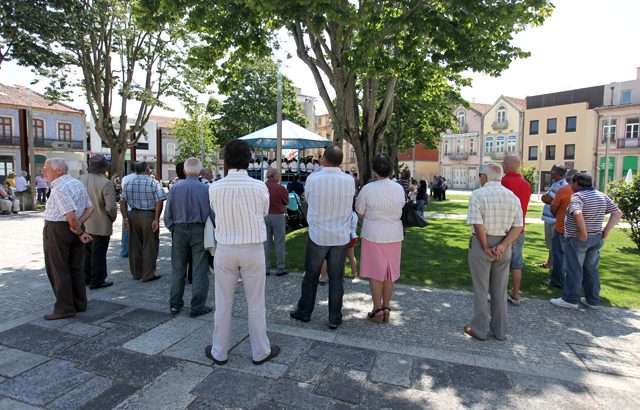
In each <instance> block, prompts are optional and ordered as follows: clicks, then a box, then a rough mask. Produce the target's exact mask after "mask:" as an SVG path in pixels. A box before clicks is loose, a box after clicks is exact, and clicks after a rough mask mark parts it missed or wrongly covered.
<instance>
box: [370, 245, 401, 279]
mask: <svg viewBox="0 0 640 410" xmlns="http://www.w3.org/2000/svg"><path fill="white" fill-rule="evenodd" d="M401 253H402V242H391V243H377V242H371V241H368V240H366V239H364V238H362V242H361V246H360V276H361V277H363V278H370V279H373V280H377V281H380V282H383V281H385V280H391V281H392V282H395V281H396V280H398V278H399V277H400V255H401Z"/></svg>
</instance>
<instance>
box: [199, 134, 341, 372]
mask: <svg viewBox="0 0 640 410" xmlns="http://www.w3.org/2000/svg"><path fill="white" fill-rule="evenodd" d="M250 159H251V148H250V147H249V144H247V143H246V142H245V141H242V140H238V139H237V140H233V141H231V142H229V143H228V144H227V146H226V147H225V148H224V163H225V165H226V166H227V167H228V169H229V172H228V174H227V176H226V177H224V178H222V179H221V180H219V181H218V182H216V183H215V184H212V185H210V187H209V202H210V204H211V208H212V209H213V212H214V213H215V215H216V228H215V237H216V241H217V246H216V255H215V258H214V262H213V263H214V270H215V272H216V274H215V301H216V302H215V303H216V312H215V316H214V326H213V343H212V344H211V345H209V346H207V347H206V348H205V355H206V356H207V357H208V358H209V359H211V360H212V361H213V363H214V364H217V365H224V364H226V363H227V359H228V354H229V348H230V347H231V313H232V310H233V295H234V294H235V290H236V286H237V285H238V279H240V278H242V284H243V287H244V293H245V296H246V299H247V305H248V309H247V310H248V312H249V339H250V341H251V351H252V355H253V364H255V365H260V364H262V363H264V362H266V361H268V360H271V359H273V358H274V357H276V356H277V355H278V353H280V348H279V347H278V346H275V345H273V346H271V345H270V344H269V338H268V337H267V316H266V312H267V311H266V307H265V300H264V299H265V298H264V288H265V280H266V277H265V274H264V273H265V258H264V247H263V242H264V241H266V240H267V229H266V226H265V222H264V217H265V216H266V215H267V214H268V213H269V191H268V190H267V186H266V185H265V184H264V182H262V181H259V180H257V179H253V178H251V177H250V176H249V175H248V174H247V167H248V166H249V160H250ZM343 261H344V259H343Z"/></svg>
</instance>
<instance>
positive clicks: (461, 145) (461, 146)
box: [456, 140, 464, 154]
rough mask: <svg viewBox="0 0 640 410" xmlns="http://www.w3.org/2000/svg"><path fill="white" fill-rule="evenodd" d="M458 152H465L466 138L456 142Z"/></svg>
mask: <svg viewBox="0 0 640 410" xmlns="http://www.w3.org/2000/svg"><path fill="white" fill-rule="evenodd" d="M456 147H457V148H456V152H457V153H458V154H462V153H463V152H464V140H458V144H456Z"/></svg>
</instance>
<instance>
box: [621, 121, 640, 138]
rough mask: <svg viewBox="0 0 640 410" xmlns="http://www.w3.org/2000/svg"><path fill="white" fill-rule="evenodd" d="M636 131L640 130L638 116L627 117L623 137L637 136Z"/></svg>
mask: <svg viewBox="0 0 640 410" xmlns="http://www.w3.org/2000/svg"><path fill="white" fill-rule="evenodd" d="M638 132H640V118H627V133H626V134H625V138H638Z"/></svg>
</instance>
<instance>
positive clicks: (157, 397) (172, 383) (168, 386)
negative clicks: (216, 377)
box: [116, 363, 213, 410]
mask: <svg viewBox="0 0 640 410" xmlns="http://www.w3.org/2000/svg"><path fill="white" fill-rule="evenodd" d="M212 371H213V369H212V368H211V367H210V366H202V365H199V364H195V363H179V364H177V365H176V366H175V367H172V368H171V369H169V370H167V371H165V372H164V373H162V374H161V375H160V376H158V377H157V378H156V379H155V380H154V381H153V382H152V383H150V384H148V385H146V386H145V387H143V388H142V389H141V390H139V391H138V392H137V393H135V394H133V395H132V396H130V397H129V398H127V399H126V400H124V401H123V402H122V403H120V404H119V405H118V406H117V407H116V409H140V408H152V409H167V410H173V409H184V408H186V407H187V406H188V405H189V404H190V403H191V402H192V401H193V400H195V399H196V396H195V395H193V394H191V393H190V391H191V390H192V389H193V388H194V387H196V386H197V385H198V384H199V383H200V382H202V381H203V380H204V379H205V378H206V377H207V376H208V375H209V374H211V372H212Z"/></svg>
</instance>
